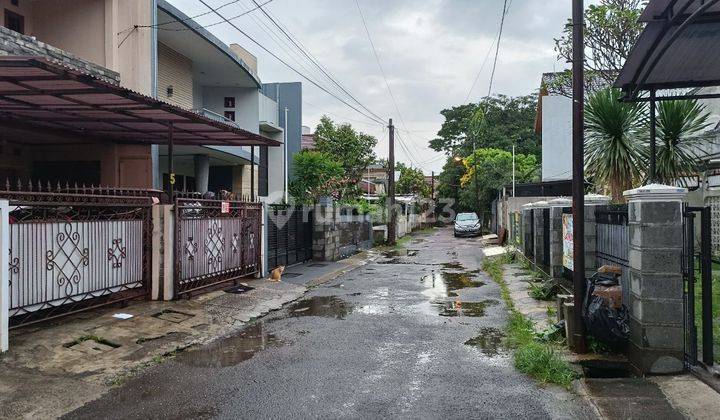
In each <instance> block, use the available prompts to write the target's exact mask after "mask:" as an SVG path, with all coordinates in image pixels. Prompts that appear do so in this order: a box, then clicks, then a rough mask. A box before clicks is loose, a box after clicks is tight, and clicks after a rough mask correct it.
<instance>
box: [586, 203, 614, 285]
mask: <svg viewBox="0 0 720 420" xmlns="http://www.w3.org/2000/svg"><path fill="white" fill-rule="evenodd" d="M609 203H610V197H608V196H607V195H599V194H586V195H585V278H590V277H592V276H593V275H594V274H595V273H596V272H597V269H598V268H600V267H598V263H597V257H596V253H597V222H596V221H595V210H596V208H597V206H602V205H605V204H609Z"/></svg>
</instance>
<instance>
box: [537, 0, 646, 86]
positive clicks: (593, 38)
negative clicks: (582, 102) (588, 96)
mask: <svg viewBox="0 0 720 420" xmlns="http://www.w3.org/2000/svg"><path fill="white" fill-rule="evenodd" d="M645 3H646V2H645V1H643V0H602V1H601V2H600V4H598V5H590V6H588V7H587V8H586V9H585V32H584V33H585V65H584V67H585V79H586V80H585V88H586V89H587V91H588V92H593V91H595V90H598V89H602V88H604V87H606V86H609V85H611V84H612V83H613V82H614V81H615V78H616V77H617V75H618V73H619V72H620V69H622V67H623V65H624V64H625V60H627V57H628V55H629V54H630V49H631V48H632V47H633V45H635V41H637V38H638V37H639V36H640V32H642V30H643V27H644V25H643V23H642V22H638V19H639V18H640V14H641V13H642V11H643V8H644V7H645ZM555 51H556V52H557V54H558V59H559V60H563V61H566V62H570V61H572V20H571V19H568V21H567V23H566V24H565V27H564V28H563V32H562V33H561V34H560V37H559V38H555ZM571 81H572V72H571V71H570V70H566V71H564V72H562V73H561V74H560V75H558V76H557V77H555V78H554V79H553V81H552V85H553V86H550V88H552V89H553V90H555V91H558V92H560V93H561V94H563V95H566V96H570V93H571V85H572V84H571Z"/></svg>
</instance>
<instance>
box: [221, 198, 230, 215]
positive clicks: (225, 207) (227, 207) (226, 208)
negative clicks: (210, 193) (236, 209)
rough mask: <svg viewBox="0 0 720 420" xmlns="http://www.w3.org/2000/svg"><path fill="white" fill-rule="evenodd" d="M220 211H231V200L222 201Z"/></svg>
mask: <svg viewBox="0 0 720 420" xmlns="http://www.w3.org/2000/svg"><path fill="white" fill-rule="evenodd" d="M220 213H230V202H229V201H222V202H220Z"/></svg>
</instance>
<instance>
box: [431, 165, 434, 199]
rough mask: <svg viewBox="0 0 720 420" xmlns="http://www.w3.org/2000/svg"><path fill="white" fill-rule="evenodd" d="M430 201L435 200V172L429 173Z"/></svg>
mask: <svg viewBox="0 0 720 420" xmlns="http://www.w3.org/2000/svg"><path fill="white" fill-rule="evenodd" d="M430 199H431V200H434V199H435V171H430Z"/></svg>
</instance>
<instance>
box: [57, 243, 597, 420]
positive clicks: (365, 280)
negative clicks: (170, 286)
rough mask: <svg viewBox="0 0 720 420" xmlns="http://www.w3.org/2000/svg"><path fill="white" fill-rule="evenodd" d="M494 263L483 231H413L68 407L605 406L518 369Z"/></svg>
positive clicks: (502, 411) (493, 412) (288, 412)
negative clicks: (230, 331)
mask: <svg viewBox="0 0 720 420" xmlns="http://www.w3.org/2000/svg"><path fill="white" fill-rule="evenodd" d="M481 263H482V256H481V251H480V242H479V240H478V239H474V238H471V239H456V238H453V235H452V229H435V230H434V231H432V232H431V233H424V234H418V235H414V236H412V237H411V238H410V240H409V241H407V242H406V243H405V245H404V247H403V248H402V249H398V250H393V251H385V252H380V251H378V252H377V253H375V254H374V255H371V256H370V258H369V259H368V263H367V264H365V265H363V266H360V267H359V268H357V269H355V270H353V271H350V272H348V273H346V274H344V275H342V276H340V277H338V278H337V279H335V280H333V281H332V282H329V283H326V284H324V285H322V286H320V287H318V288H316V289H314V290H313V291H311V292H310V293H308V294H307V295H305V296H304V297H303V298H302V299H300V300H298V301H295V302H293V303H291V304H289V305H286V306H285V307H284V308H283V309H282V310H279V311H276V312H274V313H271V314H269V315H268V316H265V317H263V318H261V319H258V320H256V321H254V322H253V323H251V324H249V326H248V327H247V328H246V329H244V330H243V331H242V332H240V333H238V334H236V335H234V336H230V337H227V338H225V339H222V340H218V341H216V342H213V343H211V344H209V345H207V346H204V347H198V348H194V349H189V350H187V351H185V352H182V353H180V354H178V355H177V356H175V357H173V358H171V359H169V360H167V361H165V362H164V363H162V364H160V365H157V366H155V367H153V368H150V369H149V370H147V371H146V372H145V373H143V374H142V375H140V376H137V377H135V378H132V379H129V380H127V381H126V382H124V383H123V384H121V385H119V386H118V387H116V388H114V389H113V390H112V391H111V392H110V393H108V394H106V395H105V396H104V397H103V398H101V399H99V400H96V401H94V402H92V403H89V404H87V405H85V406H84V407H81V408H80V409H78V410H76V411H75V412H72V413H70V414H69V415H68V416H67V417H68V418H123V419H125V418H282V417H285V418H287V417H293V418H308V417H313V418H317V417H323V418H337V417H363V418H381V417H383V418H386V417H412V418H489V417H491V418H519V417H522V418H590V417H592V411H590V410H589V409H588V408H587V407H586V406H585V405H584V403H583V402H582V399H581V398H580V397H578V396H577V395H575V394H573V393H571V392H567V391H565V390H564V389H561V388H558V387H553V386H542V385H538V384H537V383H535V382H534V381H533V380H532V379H530V378H528V377H526V376H525V375H523V374H521V373H519V372H517V371H516V370H515V368H514V367H513V362H512V357H511V354H510V352H509V351H508V350H506V349H505V348H504V345H503V340H504V332H503V331H504V328H505V325H506V321H507V310H506V308H505V305H504V303H503V301H502V299H501V296H500V289H499V287H498V286H497V284H495V283H493V282H492V280H491V279H490V278H489V277H488V276H487V275H486V274H485V273H484V272H482V271H481V265H482V264H481Z"/></svg>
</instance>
